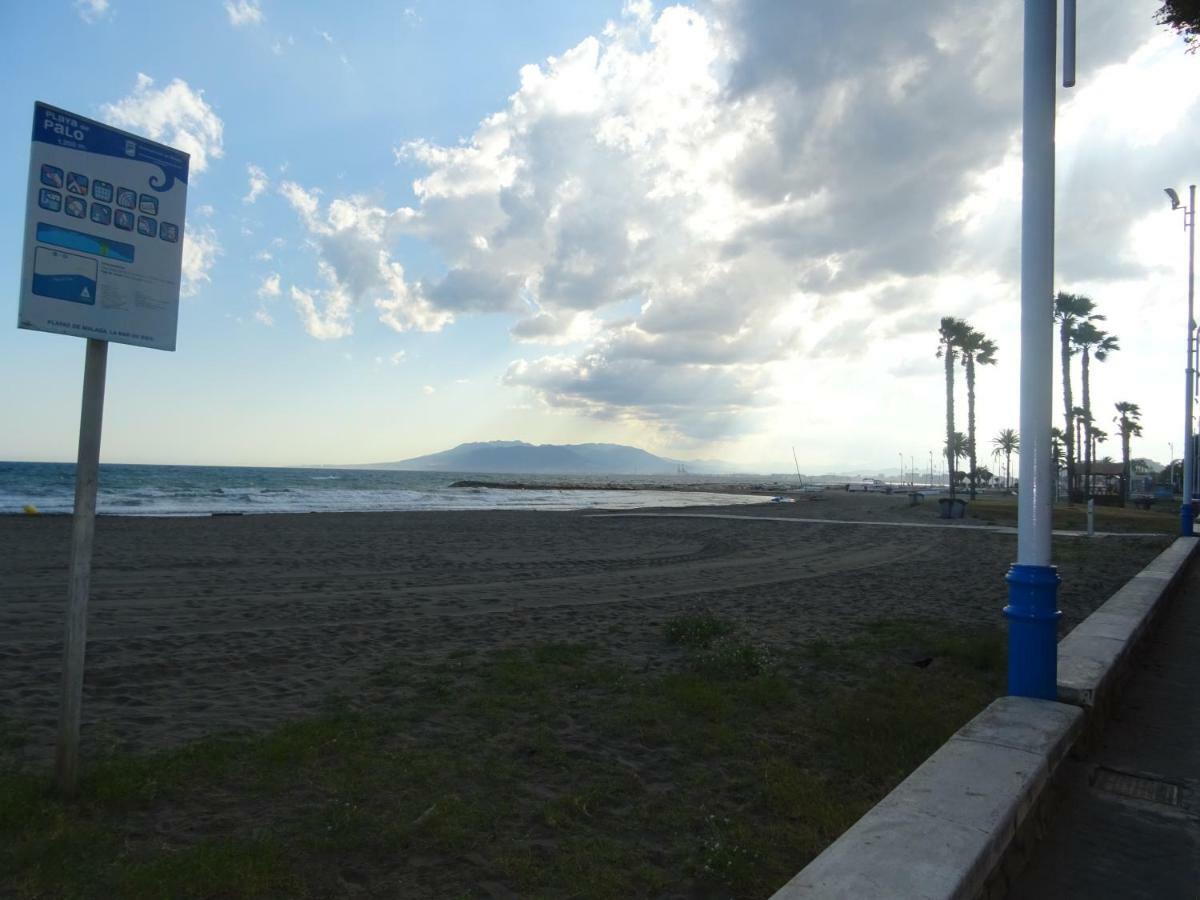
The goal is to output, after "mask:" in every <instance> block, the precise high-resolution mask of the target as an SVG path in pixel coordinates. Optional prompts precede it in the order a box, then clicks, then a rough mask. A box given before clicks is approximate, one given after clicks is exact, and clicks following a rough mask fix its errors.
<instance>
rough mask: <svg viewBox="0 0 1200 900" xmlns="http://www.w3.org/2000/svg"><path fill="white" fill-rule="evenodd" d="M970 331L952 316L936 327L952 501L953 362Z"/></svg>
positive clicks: (954, 445) (954, 446)
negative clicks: (942, 369) (942, 371)
mask: <svg viewBox="0 0 1200 900" xmlns="http://www.w3.org/2000/svg"><path fill="white" fill-rule="evenodd" d="M970 330H971V329H970V326H969V325H967V323H966V322H964V321H963V320H962V319H956V318H954V317H953V316H942V321H941V324H940V325H939V326H938V351H937V355H938V358H939V359H942V360H944V361H945V364H946V463H947V465H946V469H947V470H948V471H949V472H950V499H952V500H953V499H954V470H955V469H956V468H958V457H959V456H960V455H961V454H960V453H957V452H956V451H957V450H958V449H959V448H958V445H957V443H956V442H955V440H954V435H955V433H956V432H955V431H954V360H955V358H956V357H957V354H958V348H959V346H960V345H961V344H962V341H963V338H964V337H965V336H966V334H967V332H968V331H970Z"/></svg>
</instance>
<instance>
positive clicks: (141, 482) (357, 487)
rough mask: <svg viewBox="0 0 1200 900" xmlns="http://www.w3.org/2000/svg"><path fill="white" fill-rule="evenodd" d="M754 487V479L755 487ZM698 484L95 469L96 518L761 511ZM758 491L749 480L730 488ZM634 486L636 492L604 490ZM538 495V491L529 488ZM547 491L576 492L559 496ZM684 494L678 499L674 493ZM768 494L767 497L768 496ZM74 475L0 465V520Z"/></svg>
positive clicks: (46, 509) (671, 479) (52, 466)
mask: <svg viewBox="0 0 1200 900" xmlns="http://www.w3.org/2000/svg"><path fill="white" fill-rule="evenodd" d="M465 480H469V481H488V482H508V483H521V484H525V485H531V487H527V488H523V489H513V488H482V487H452V485H453V484H454V483H455V482H458V481H465ZM759 480H760V481H761V480H762V479H759ZM706 481H707V483H710V484H713V485H715V484H716V483H720V484H722V485H729V484H730V483H738V482H739V479H737V478H730V477H725V476H721V477H719V478H718V477H713V478H711V479H708V480H706V479H704V478H703V477H702V476H694V475H692V476H686V477H682V478H681V477H676V476H657V477H656V476H616V475H608V476H595V475H580V476H571V475H553V476H549V475H541V476H538V475H527V476H523V475H509V474H505V475H495V474H488V473H486V472H484V473H465V472H405V471H396V470H381V469H332V468H317V469H287V468H247V467H232V466H143V465H117V464H104V465H101V466H100V486H99V493H98V497H97V509H98V512H100V513H101V514H102V515H120V516H196V515H211V514H213V513H297V512H358V511H371V510H377V511H384V510H455V509H459V510H475V509H540V510H568V509H637V508H645V507H685V506H709V505H718V504H719V505H730V504H744V503H762V502H763V501H764V500H766V499H767V498H765V497H763V496H761V495H760V496H753V495H749V494H737V493H710V492H705V491H703V490H696V488H697V487H700V488H702V487H703V486H704V485H705V483H706ZM740 481H741V483H744V484H745V485H746V486H747V489H749V488H751V487H761V486H762V485H759V484H755V483H753V482H754V479H744V480H740ZM628 484H637V485H638V486H639V489H637V490H613V489H606V488H608V487H609V486H610V485H616V486H620V485H628ZM538 485H541V486H538ZM556 485H572V486H574V487H576V488H577V489H574V490H562V489H560V488H558V487H556ZM681 487H687V488H689V489H688V490H680V489H679V488H681ZM768 489H770V488H768ZM74 494H75V466H74V465H73V464H70V463H27V462H0V514H4V513H19V512H21V510H22V509H23V508H24V507H25V506H26V505H27V504H30V505H33V506H35V507H37V509H38V511H39V512H42V513H50V514H53V513H69V512H71V510H72V509H73V508H74Z"/></svg>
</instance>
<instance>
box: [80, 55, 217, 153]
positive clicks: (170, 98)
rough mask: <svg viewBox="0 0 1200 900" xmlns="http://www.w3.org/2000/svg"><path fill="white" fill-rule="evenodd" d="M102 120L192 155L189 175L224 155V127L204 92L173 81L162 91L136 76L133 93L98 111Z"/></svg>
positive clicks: (146, 78)
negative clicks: (211, 160) (205, 97)
mask: <svg viewBox="0 0 1200 900" xmlns="http://www.w3.org/2000/svg"><path fill="white" fill-rule="evenodd" d="M101 113H102V115H103V117H104V119H105V120H106V121H108V122H111V123H112V124H113V125H116V126H118V127H120V128H128V129H129V130H130V131H133V132H136V133H138V134H144V135H145V136H146V137H148V138H150V139H151V140H155V141H162V142H163V143H165V144H170V145H171V146H172V147H177V148H179V149H180V150H182V151H184V152H185V153H188V154H190V155H191V158H192V159H191V166H190V172H192V173H194V174H198V173H200V172H203V171H204V170H205V169H207V168H208V162H209V160H210V159H220V158H221V157H222V156H224V155H225V147H224V131H225V123H224V122H222V121H221V117H220V116H218V115H217V113H216V111H215V110H213V108H212V107H211V106H210V105H209V104H208V101H206V100H205V99H204V92H203V91H201V90H196V89H194V88H192V87H191V86H190V85H189V84H188V83H187V82H186V81H184V80H183V79H181V78H176V79H174V80H172V81H171V83H170V84H168V85H167V86H166V87H164V88H156V87H154V79H153V78H151V77H150V76H149V75H146V74H143V73H139V74H138V77H137V82H136V84H135V85H134V87H133V92H132V93H130V94H129V95H128V96H126V97H124V98H122V99H120V100H118V101H117V102H116V103H107V104H105V105H104V106H103V107H102V108H101Z"/></svg>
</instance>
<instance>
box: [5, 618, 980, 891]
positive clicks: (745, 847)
mask: <svg viewBox="0 0 1200 900" xmlns="http://www.w3.org/2000/svg"><path fill="white" fill-rule="evenodd" d="M681 635H682V638H681V637H680V636H681ZM665 641H666V642H669V643H678V644H682V645H683V646H684V647H686V648H687V650H688V654H687V657H686V659H685V660H684V661H683V662H682V664H681V665H678V666H676V667H674V668H673V669H670V670H668V671H665V672H652V671H643V670H640V669H637V668H635V667H633V666H630V665H627V664H622V663H620V662H618V661H616V660H615V659H613V658H612V657H611V656H610V655H609V654H607V653H605V652H603V651H600V650H599V649H596V648H593V647H588V646H585V645H580V644H543V645H538V646H534V647H527V648H512V649H508V650H504V651H500V652H496V653H492V654H479V655H477V656H475V657H472V659H471V660H470V661H466V662H464V661H462V660H447V661H446V662H445V663H444V664H441V665H434V666H418V665H415V664H412V663H404V662H400V661H396V662H394V663H392V664H390V665H389V666H387V667H385V670H384V672H383V673H382V675H381V676H380V677H377V678H374V679H368V680H367V681H366V682H365V683H364V685H363V688H362V691H361V692H360V693H359V694H357V695H355V696H353V697H351V698H349V699H347V700H346V702H344V703H342V704H340V705H336V706H332V707H330V708H328V709H326V710H324V711H322V712H321V713H320V714H318V715H315V716H313V717H312V718H310V719H306V720H303V721H298V722H294V723H291V724H288V725H285V726H283V727H281V728H278V729H276V730H274V731H272V732H270V733H267V734H262V735H257V736H249V737H244V738H240V739H224V740H216V739H213V740H208V741H202V742H199V743H197V744H193V745H189V746H185V747H182V748H179V749H175V750H170V751H164V752H160V753H155V754H148V755H113V756H109V757H106V758H104V759H98V760H92V761H89V763H88V765H87V769H86V773H85V778H84V779H83V782H82V788H81V794H80V797H79V799H78V800H76V801H74V802H72V803H65V802H62V801H60V800H58V799H56V798H55V797H54V796H53V794H52V792H51V790H50V785H49V782H48V780H47V779H46V778H45V777H44V776H43V775H42V774H41V773H37V774H29V773H20V772H12V771H7V772H4V773H0V894H3V895H5V896H9V895H14V896H17V897H40V896H55V897H59V896H62V897H109V896H122V897H131V898H138V897H167V896H169V897H211V896H220V897H279V896H289V897H303V896H337V895H343V894H347V893H352V892H354V891H356V890H359V889H367V890H369V892H370V893H372V894H375V895H381V896H407V895H417V896H438V897H441V896H449V897H457V896H479V895H493V896H494V895H495V894H496V893H503V890H502V889H501V888H500V887H498V886H503V887H504V888H506V889H508V890H510V891H512V892H515V893H517V894H519V895H522V896H545V897H566V896H571V897H583V898H587V897H595V898H603V897H631V896H647V895H658V894H662V893H664V892H670V893H672V894H678V895H697V896H732V897H761V896H766V895H768V894H769V893H771V891H773V890H774V889H776V888H778V887H779V886H780V885H781V884H783V882H785V881H786V880H787V879H788V878H789V877H790V876H791V875H792V874H794V873H795V872H796V871H798V870H799V869H800V868H801V867H802V866H803V865H804V864H805V863H806V862H807V861H808V860H809V859H811V858H812V857H813V856H814V855H815V854H816V853H818V852H819V851H820V850H821V849H822V848H823V847H824V846H826V845H827V844H828V843H829V842H830V841H831V840H833V838H835V837H836V836H837V835H838V834H839V833H840V832H841V831H843V830H844V829H845V828H847V827H848V826H849V825H850V824H852V823H853V821H854V820H855V819H856V818H858V817H859V816H860V815H861V814H862V813H863V812H865V811H866V810H867V809H868V808H869V807H870V806H871V805H872V804H873V803H875V802H876V801H877V800H878V799H879V798H880V797H881V796H882V795H883V794H884V793H885V792H886V791H888V790H889V789H890V788H891V787H893V786H894V785H895V783H896V782H897V781H899V780H900V779H901V778H902V777H903V776H904V775H905V774H906V773H907V772H909V771H911V770H912V769H913V768H914V767H915V766H916V765H918V764H919V763H920V762H921V761H922V760H923V759H924V758H925V757H926V756H928V754H929V753H931V752H932V751H933V750H934V749H936V748H937V746H938V745H940V744H941V743H942V742H943V741H944V740H945V739H946V738H947V737H948V736H949V735H950V734H951V733H952V732H953V731H954V730H955V729H956V728H958V727H959V726H960V725H962V724H963V722H964V721H965V720H966V719H968V718H969V717H970V716H971V715H973V714H974V713H975V712H976V711H978V709H980V708H981V707H982V706H983V705H984V704H986V703H987V702H988V700H990V699H991V698H992V697H994V696H996V695H997V694H998V693H999V690H1000V677H1001V669H1002V666H1000V665H999V664H998V663H997V657H996V654H995V646H994V644H995V642H996V635H984V634H980V635H971V634H959V633H945V632H941V631H937V630H935V629H933V628H932V627H931V626H929V625H927V624H923V623H899V624H896V623H878V624H877V625H874V626H872V627H869V628H868V629H866V630H865V631H864V632H863V634H862V635H861V636H860V637H859V638H857V639H855V640H853V641H850V642H846V643H842V644H832V643H823V644H814V645H812V646H811V647H810V648H809V652H806V653H804V654H802V655H800V656H798V657H794V658H788V659H775V658H773V657H772V656H771V655H769V654H766V653H765V651H763V650H762V648H761V647H759V646H757V645H756V644H755V643H754V642H753V641H752V640H750V639H749V638H748V637H746V636H745V635H744V634H742V633H741V631H740V629H738V628H736V627H735V626H734V625H733V624H732V623H729V622H725V621H718V620H715V618H714V617H709V619H708V620H706V621H705V624H702V625H697V624H696V622H695V621H693V622H691V623H689V624H688V625H686V626H683V625H676V624H674V623H671V624H668V626H667V628H666V635H665ZM664 649H665V643H664ZM914 650H915V651H917V652H921V653H925V654H927V655H928V656H930V657H932V658H933V662H932V664H930V665H928V666H926V667H924V668H921V667H917V666H914V665H911V664H910V663H911V660H910V659H909V658H908V657H909V656H911V655H912V653H913V652H914ZM834 669H836V670H837V672H838V673H840V674H841V675H844V676H846V677H844V678H840V679H839V678H826V677H822V676H821V674H820V673H822V672H823V671H824V673H825V674H831V670H834ZM839 685H840V686H839Z"/></svg>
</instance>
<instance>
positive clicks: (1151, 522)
mask: <svg viewBox="0 0 1200 900" xmlns="http://www.w3.org/2000/svg"><path fill="white" fill-rule="evenodd" d="M967 514H968V515H969V516H971V517H972V518H974V519H979V520H981V521H984V522H987V523H988V524H992V525H1015V524H1016V522H1017V500H1016V498H1015V497H979V498H977V499H975V500H972V501H970V503H969V504H968V505H967ZM1095 523H1096V530H1097V531H1121V532H1126V531H1133V532H1146V533H1161V534H1175V533H1177V532H1178V531H1179V505H1178V504H1174V505H1172V504H1170V503H1160V504H1157V505H1156V506H1155V507H1154V508H1153V509H1137V508H1136V507H1134V506H1127V507H1124V508H1122V507H1119V506H1097V507H1096V513H1095ZM1054 527H1055V528H1058V529H1062V530H1067V531H1086V530H1087V504H1086V503H1076V504H1066V503H1058V504H1056V505H1055V507H1054Z"/></svg>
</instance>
